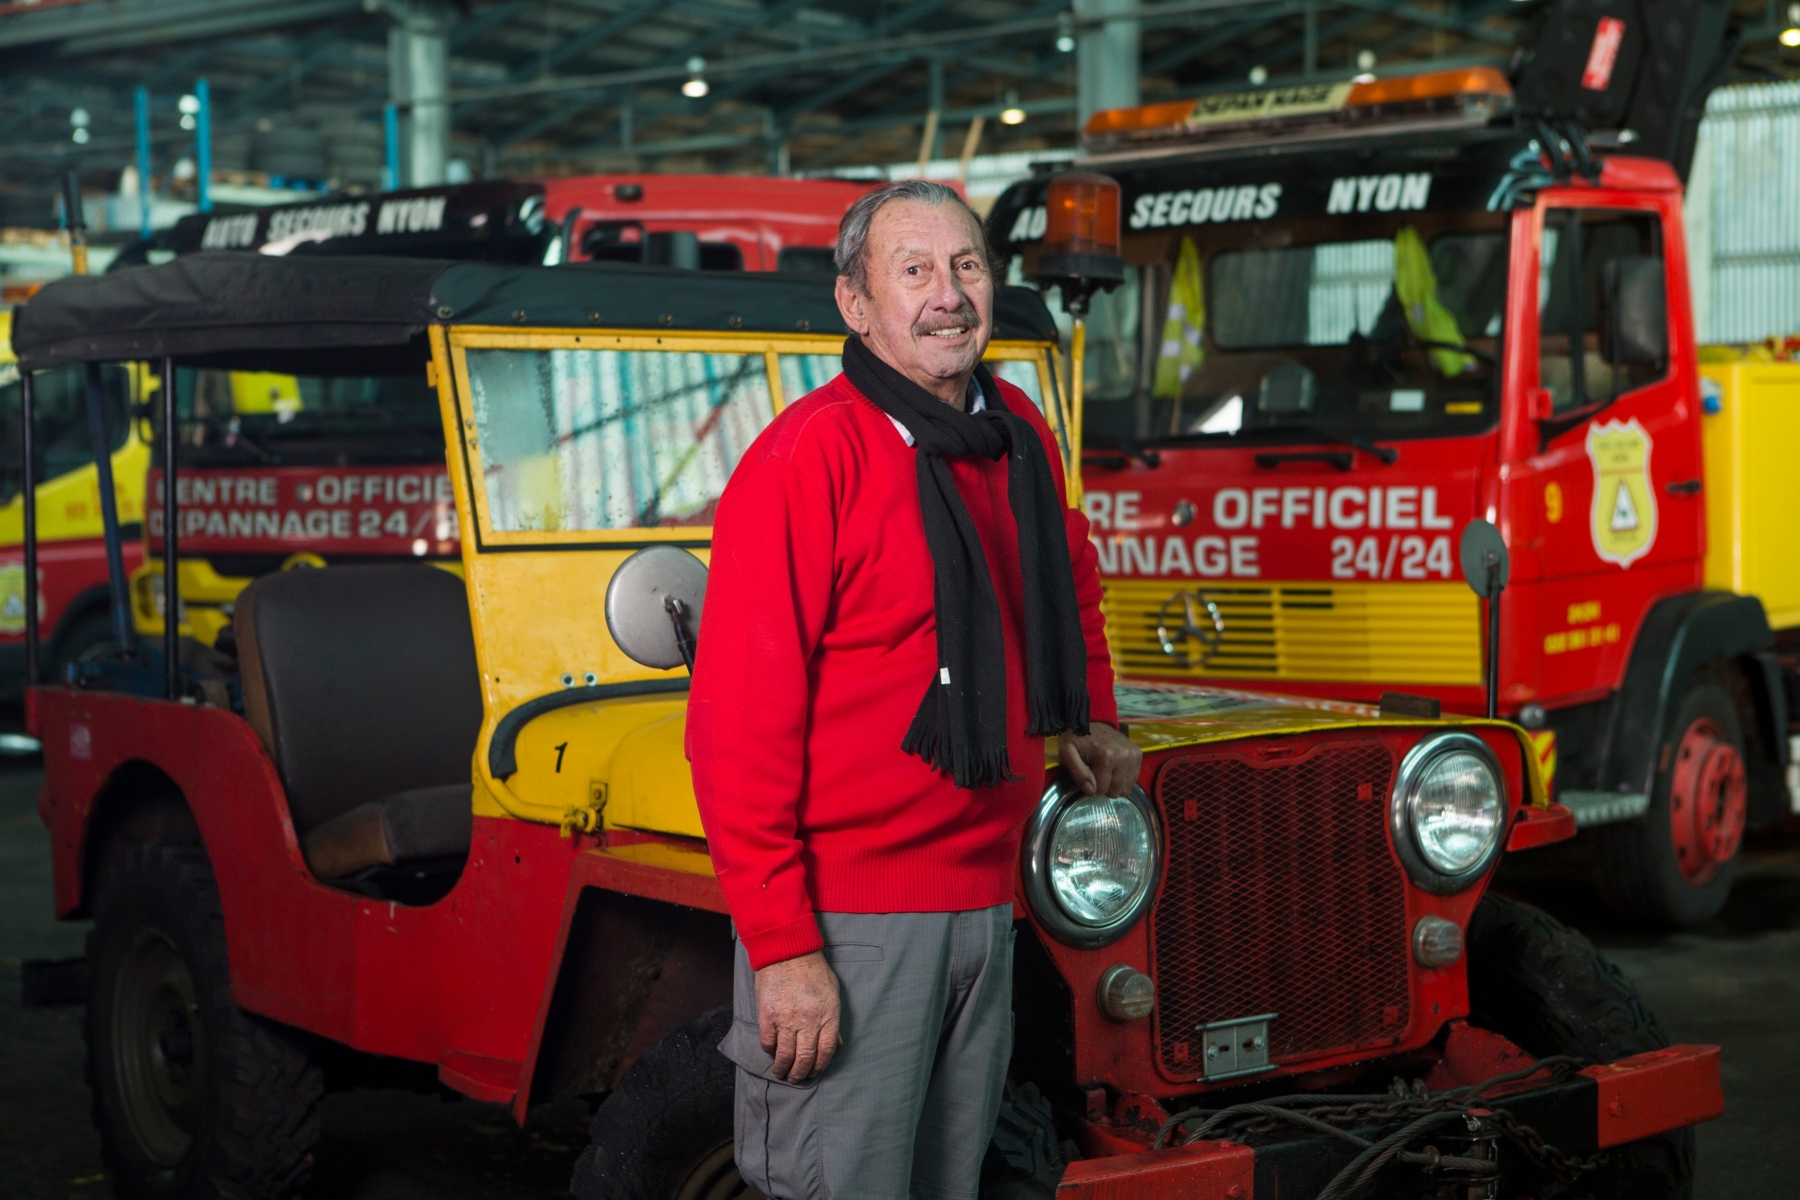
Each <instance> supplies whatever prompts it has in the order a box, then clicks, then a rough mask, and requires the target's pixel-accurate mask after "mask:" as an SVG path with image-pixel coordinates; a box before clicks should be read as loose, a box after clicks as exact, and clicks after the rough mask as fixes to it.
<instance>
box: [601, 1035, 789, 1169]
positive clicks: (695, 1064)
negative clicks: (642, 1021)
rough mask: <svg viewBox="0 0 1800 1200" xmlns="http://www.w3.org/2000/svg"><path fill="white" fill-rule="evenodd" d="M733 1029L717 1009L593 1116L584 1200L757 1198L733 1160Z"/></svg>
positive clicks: (654, 1051)
mask: <svg viewBox="0 0 1800 1200" xmlns="http://www.w3.org/2000/svg"><path fill="white" fill-rule="evenodd" d="M730 1028H731V1008H730V1006H729V1005H726V1006H723V1007H720V1008H715V1009H713V1010H712V1011H711V1012H709V1013H707V1014H706V1015H704V1016H702V1017H699V1018H697V1019H696V1020H694V1021H691V1022H690V1023H688V1024H687V1025H684V1026H683V1027H682V1028H680V1029H678V1030H676V1031H675V1032H674V1033H672V1034H670V1035H669V1036H668V1037H666V1038H664V1039H663V1040H662V1041H660V1042H658V1043H657V1044H656V1045H655V1046H653V1047H651V1048H650V1049H649V1050H648V1051H647V1052H646V1053H645V1054H644V1056H643V1057H642V1058H640V1059H638V1060H637V1062H636V1063H634V1064H632V1067H631V1070H629V1071H627V1072H625V1078H623V1079H621V1080H620V1081H619V1086H618V1087H616V1088H614V1089H613V1091H612V1094H611V1095H609V1096H607V1098H606V1100H605V1102H604V1103H602V1104H601V1105H600V1108H599V1111H597V1112H596V1113H595V1114H594V1123H593V1125H592V1127H591V1128H590V1129H589V1130H588V1147H587V1149H586V1150H583V1151H582V1152H581V1157H580V1158H579V1159H577V1160H576V1162H575V1177H574V1179H573V1181H572V1182H571V1183H570V1185H569V1187H570V1190H571V1191H572V1192H573V1193H574V1195H575V1196H576V1197H577V1200H739V1198H745V1200H756V1198H757V1197H758V1193H757V1192H756V1190H755V1189H754V1188H752V1187H751V1186H750V1185H749V1184H747V1183H745V1182H744V1180H743V1177H742V1176H741V1175H739V1174H738V1170H737V1163H736V1161H735V1160H734V1158H733V1151H732V1131H731V1129H732V1127H731V1122H732V1096H733V1092H734V1089H735V1088H736V1086H737V1068H735V1067H734V1066H732V1064H731V1060H730V1059H728V1058H726V1057H725V1056H724V1055H723V1054H721V1053H719V1043H720V1042H722V1041H724V1040H725V1034H726V1033H727V1032H728V1031H729V1030H730Z"/></svg>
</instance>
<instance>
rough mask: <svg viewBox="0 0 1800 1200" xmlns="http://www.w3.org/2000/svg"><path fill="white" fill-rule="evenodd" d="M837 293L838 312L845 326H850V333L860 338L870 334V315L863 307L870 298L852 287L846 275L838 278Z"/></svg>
mask: <svg viewBox="0 0 1800 1200" xmlns="http://www.w3.org/2000/svg"><path fill="white" fill-rule="evenodd" d="M836 293H837V306H838V312H839V313H840V314H842V316H843V318H844V324H845V325H847V326H849V328H850V332H852V333H854V334H856V335H857V336H859V337H861V336H863V335H865V334H867V333H868V332H869V314H868V310H867V309H866V308H864V307H863V306H864V304H865V303H866V302H867V300H868V297H866V296H864V295H863V294H862V293H861V292H859V291H857V290H856V289H855V288H854V287H851V286H850V279H849V277H848V276H844V275H839V276H838V277H837V287H836Z"/></svg>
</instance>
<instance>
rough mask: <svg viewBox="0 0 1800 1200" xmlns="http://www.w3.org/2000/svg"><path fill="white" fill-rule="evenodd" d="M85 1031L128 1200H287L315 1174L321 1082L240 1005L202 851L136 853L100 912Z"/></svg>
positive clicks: (110, 1149)
mask: <svg viewBox="0 0 1800 1200" xmlns="http://www.w3.org/2000/svg"><path fill="white" fill-rule="evenodd" d="M95 909H96V911H95V919H94V930H93V933H92V934H91V935H90V937H89V943H88V954H89V960H90V961H91V962H92V964H93V989H94V990H93V995H92V998H91V999H90V1000H89V1003H88V1010H87V1020H86V1023H85V1028H84V1032H85V1034H86V1038H87V1047H88V1087H89V1091H90V1094H91V1096H92V1099H93V1115H94V1124H95V1126H96V1127H97V1128H98V1129H99V1131H100V1143H101V1155H102V1159H103V1161H104V1162H105V1165H106V1169H107V1175H108V1177H109V1178H110V1181H111V1183H112V1187H113V1192H114V1194H115V1195H116V1196H119V1197H121V1198H122V1200H176V1198H178V1197H179V1198H181V1200H190V1198H192V1200H246V1198H250V1197H254V1198H256V1200H283V1198H285V1197H290V1196H295V1195H297V1194H299V1193H300V1192H301V1191H302V1190H303V1189H304V1188H305V1186H306V1182H307V1180H308V1179H309V1178H310V1176H311V1174H312V1154H313V1148H314V1146H315V1144H316V1143H317V1142H318V1140H319V1115H318V1104H319V1098H320V1096H321V1095H323V1093H324V1076H323V1073H322V1072H321V1071H320V1069H319V1067H318V1066H317V1065H316V1064H315V1063H314V1062H313V1061H312V1059H311V1057H310V1056H309V1054H308V1053H307V1051H306V1049H305V1047H304V1045H303V1044H302V1043H301V1042H300V1040H299V1039H298V1038H296V1037H295V1036H294V1035H292V1034H289V1033H287V1032H285V1031H283V1030H282V1029H280V1028H278V1027H277V1026H275V1025H272V1024H270V1023H269V1022H267V1021H264V1020H262V1019H261V1018H258V1017H255V1016H252V1015H251V1014H249V1013H246V1012H244V1011H242V1010H241V1009H239V1008H238V1007H237V1006H236V1005H235V1004H233V1003H232V1002H231V977H230V971H229V968H228V966H227V964H226V958H225V922H224V917H223V915H222V913H221V911H220V908H219V892H218V888H217V887H216V886H215V884H214V882H213V875H212V869H211V867H210V866H209V865H208V863H207V859H206V852H205V850H204V849H203V848H202V847H200V846H198V845H191V844H184V845H172V844H166V843H152V844H149V845H143V846H135V847H132V848H131V849H130V850H127V851H125V852H124V853H123V854H122V855H120V856H119V858H118V859H117V860H115V861H114V862H113V864H112V865H111V868H110V869H109V871H108V873H107V877H106V879H105V881H104V883H103V885H102V888H101V891H100V894H99V898H98V900H97V902H96V905H95Z"/></svg>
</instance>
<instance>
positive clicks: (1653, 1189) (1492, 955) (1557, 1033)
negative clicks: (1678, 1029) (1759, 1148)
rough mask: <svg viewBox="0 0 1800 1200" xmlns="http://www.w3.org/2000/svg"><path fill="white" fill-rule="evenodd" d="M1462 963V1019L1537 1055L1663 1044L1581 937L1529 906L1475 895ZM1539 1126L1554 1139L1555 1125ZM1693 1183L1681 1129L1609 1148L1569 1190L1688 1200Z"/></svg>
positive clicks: (1685, 1132)
mask: <svg viewBox="0 0 1800 1200" xmlns="http://www.w3.org/2000/svg"><path fill="white" fill-rule="evenodd" d="M1468 962H1469V1020H1470V1022H1471V1023H1472V1024H1475V1025H1478V1026H1480V1027H1481V1028H1483V1029H1487V1030H1491V1031H1492V1032H1494V1033H1498V1034H1500V1035H1501V1036H1502V1037H1504V1038H1506V1039H1507V1040H1509V1041H1511V1042H1512V1043H1514V1044H1515V1045H1517V1046H1519V1047H1521V1048H1523V1049H1525V1050H1527V1051H1529V1052H1530V1053H1532V1054H1535V1055H1537V1056H1538V1057H1540V1058H1541V1057H1545V1056H1548V1055H1552V1054H1573V1055H1578V1056H1580V1057H1582V1058H1585V1059H1588V1060H1589V1061H1591V1062H1595V1063H1610V1062H1616V1061H1617V1060H1619V1059H1621V1058H1628V1057H1630V1056H1631V1055H1633V1054H1642V1053H1644V1052H1645V1051H1648V1050H1660V1049H1661V1048H1663V1047H1664V1046H1667V1045H1668V1044H1669V1038H1668V1035H1666V1034H1665V1033H1663V1029H1662V1026H1661V1025H1660V1024H1659V1023H1658V1022H1657V1020H1656V1016H1655V1014H1653V1013H1652V1012H1651V1011H1650V1010H1649V1008H1648V1007H1647V1006H1646V1005H1645V1004H1644V998H1643V997H1642V996H1640V995H1639V994H1638V990H1637V988H1636V987H1635V986H1634V985H1633V984H1632V982H1631V981H1630V980H1629V979H1627V978H1625V976H1624V975H1623V974H1622V973H1621V972H1620V971H1619V969H1618V968H1617V967H1615V966H1613V964H1612V963H1610V962H1608V961H1607V960H1606V958H1605V957H1604V956H1603V955H1602V954H1601V953H1600V951H1599V950H1598V949H1596V948H1595V946H1594V944H1593V943H1592V942H1590V941H1588V939H1587V938H1585V937H1583V936H1582V935H1581V934H1579V933H1576V932H1575V931H1574V930H1572V929H1570V928H1569V927H1568V926H1566V925H1564V924H1562V923H1561V922H1560V921H1558V920H1556V919H1555V918H1554V917H1552V916H1550V915H1549V914H1548V913H1546V912H1544V911H1542V910H1541V909H1537V908H1533V907H1532V906H1531V905H1529V904H1521V903H1519V902H1518V901H1516V900H1509V899H1507V898H1506V897H1504V896H1496V895H1493V894H1492V893H1490V894H1488V895H1486V896H1483V897H1482V898H1481V903H1480V905H1479V906H1477V908H1476V910H1475V916H1474V918H1473V919H1472V920H1471V921H1470V922H1469V933H1468ZM1541 1132H1542V1133H1543V1134H1544V1136H1545V1138H1546V1139H1547V1140H1548V1141H1549V1142H1550V1143H1551V1144H1552V1145H1555V1143H1556V1131H1555V1130H1553V1129H1546V1130H1543V1131H1541ZM1693 1189H1694V1131H1693V1130H1692V1129H1691V1128H1688V1129H1678V1130H1674V1131H1672V1132H1670V1133H1664V1134H1659V1135H1657V1136H1656V1137H1653V1138H1646V1139H1644V1140H1643V1141H1639V1142H1633V1143H1631V1144H1629V1145H1626V1146H1620V1147H1617V1148H1616V1149H1614V1150H1613V1151H1612V1153H1611V1155H1610V1157H1609V1159H1608V1161H1607V1163H1606V1165H1605V1166H1603V1167H1601V1168H1600V1170H1599V1171H1597V1172H1595V1173H1594V1174H1592V1175H1589V1176H1587V1177H1586V1178H1584V1179H1582V1180H1581V1181H1580V1182H1578V1183H1577V1184H1576V1185H1575V1187H1574V1190H1573V1194H1574V1195H1576V1196H1589V1197H1593V1198H1594V1200H1627V1198H1629V1200H1689V1198H1690V1197H1691V1196H1692V1195H1693ZM1513 1190H1516V1189H1513ZM1508 1194H1511V1191H1509V1193H1508Z"/></svg>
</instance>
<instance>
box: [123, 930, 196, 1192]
mask: <svg viewBox="0 0 1800 1200" xmlns="http://www.w3.org/2000/svg"><path fill="white" fill-rule="evenodd" d="M111 1032H112V1043H113V1061H114V1062H115V1063H117V1064H118V1073H119V1081H118V1082H119V1098H120V1100H121V1101H122V1102H123V1106H124V1109H125V1119H126V1121H127V1123H128V1124H129V1125H130V1127H131V1132H132V1135H133V1136H134V1137H135V1138H136V1140H137V1144H138V1147H139V1148H140V1149H141V1150H142V1151H143V1152H144V1157H146V1158H148V1159H149V1160H150V1161H151V1162H153V1163H155V1164H156V1165H157V1166H159V1167H165V1168H166V1167H175V1166H178V1165H180V1163H181V1160H182V1159H183V1158H185V1157H187V1152H188V1150H189V1149H190V1148H191V1147H192V1146H193V1144H194V1135H195V1133H196V1132H197V1131H198V1129H199V1126H200V1113H201V1107H202V1104H203V1101H204V1096H205V1091H206V1054H205V1041H204V1039H203V1038H202V1037H201V1031H200V1009H199V1004H198V1002H197V1001H196V998H195V996H194V980H193V976H192V975H190V974H189V973H188V969H187V964H186V963H185V962H183V961H182V959H181V955H180V954H179V953H178V952H177V951H176V949H175V947H174V946H173V945H172V944H170V942H169V941H168V940H167V938H166V937H164V936H163V935H162V934H161V933H160V932H159V931H154V930H151V931H146V932H145V933H144V934H142V935H141V936H140V937H139V938H138V940H137V942H136V943H135V944H134V945H133V946H132V947H131V949H130V950H129V951H127V952H126V954H125V957H124V960H123V961H122V962H121V963H120V965H119V973H118V976H117V980H116V983H115V991H114V994H113V1008H112V1031H111Z"/></svg>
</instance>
